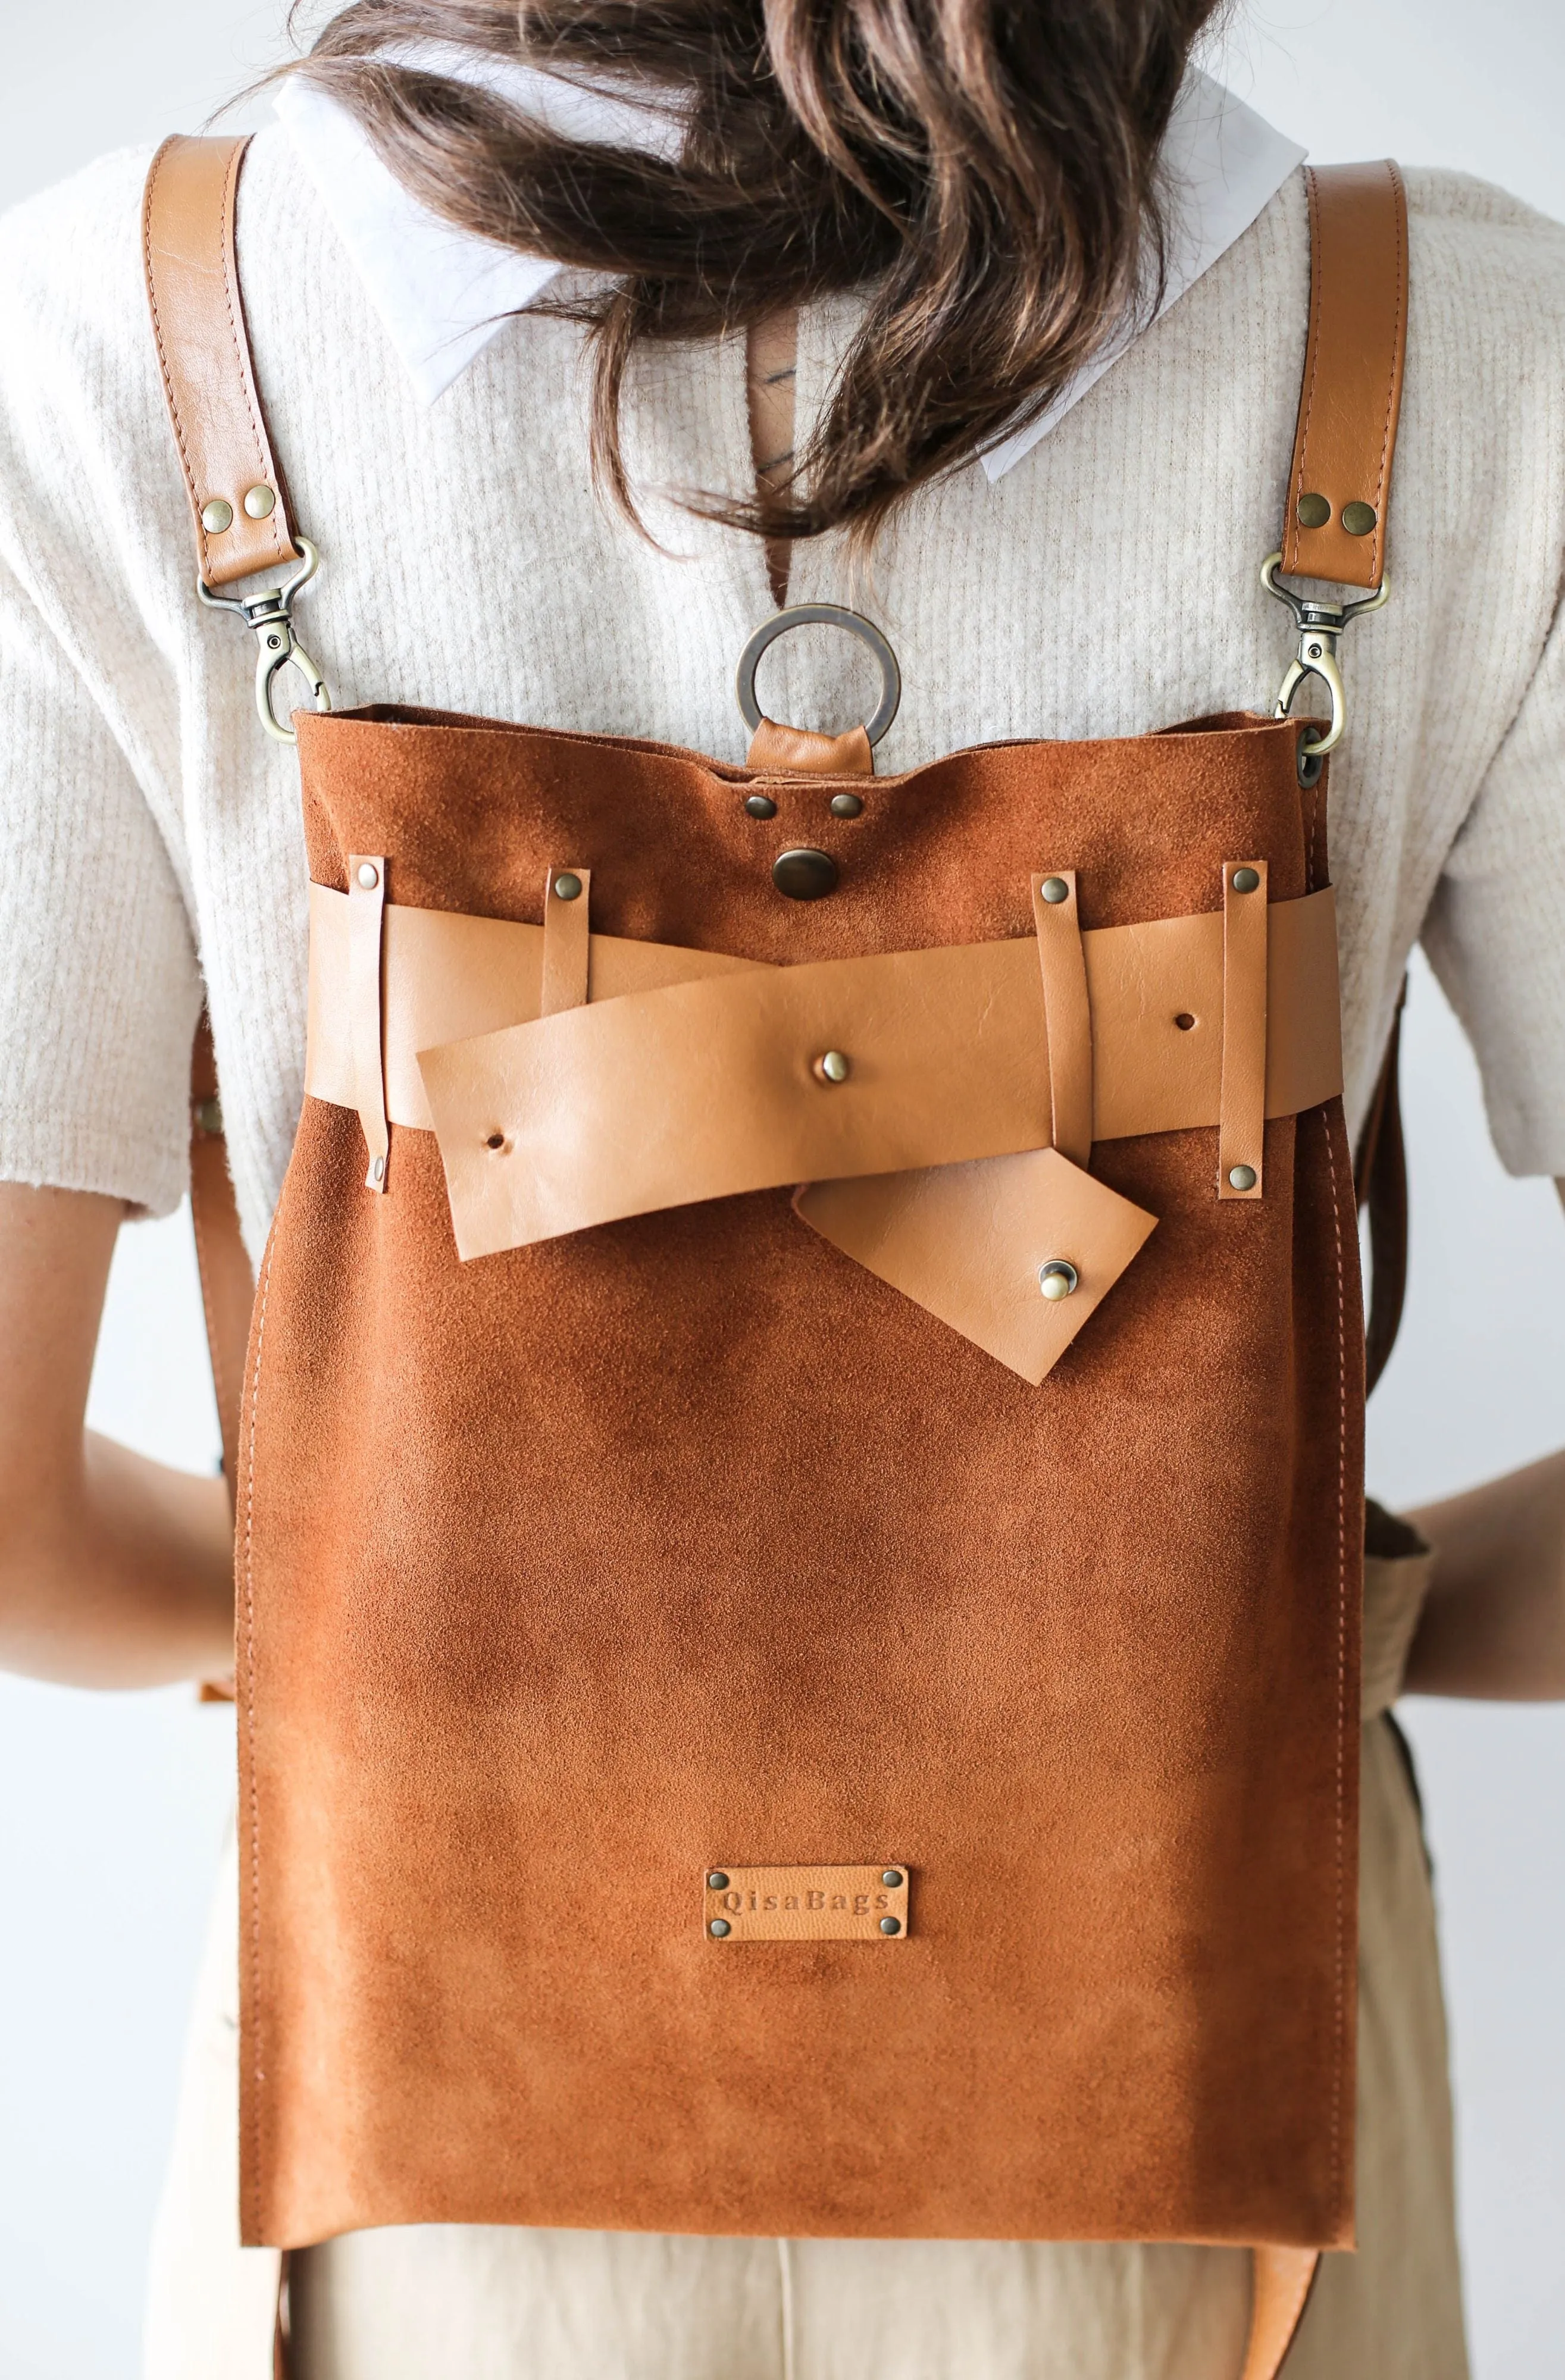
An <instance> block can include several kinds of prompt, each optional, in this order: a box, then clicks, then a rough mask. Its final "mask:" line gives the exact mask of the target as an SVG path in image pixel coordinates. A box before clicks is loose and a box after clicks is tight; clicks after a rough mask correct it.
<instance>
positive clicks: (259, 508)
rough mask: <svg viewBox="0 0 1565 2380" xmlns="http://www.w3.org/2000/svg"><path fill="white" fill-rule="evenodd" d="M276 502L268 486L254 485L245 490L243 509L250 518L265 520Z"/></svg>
mask: <svg viewBox="0 0 1565 2380" xmlns="http://www.w3.org/2000/svg"><path fill="white" fill-rule="evenodd" d="M276 503H277V499H276V497H275V496H274V495H273V492H272V490H271V489H270V488H268V487H264V486H256V487H253V488H247V489H246V490H245V510H246V512H247V513H249V516H250V518H251V520H265V519H266V518H267V516H268V515H269V514H270V513H272V512H273V510H274V509H275V506H276Z"/></svg>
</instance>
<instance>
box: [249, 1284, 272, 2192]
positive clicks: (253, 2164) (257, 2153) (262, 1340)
mask: <svg viewBox="0 0 1565 2380" xmlns="http://www.w3.org/2000/svg"><path fill="white" fill-rule="evenodd" d="M271 1287H272V1250H271V1248H270V1246H269V1247H268V1249H267V1251H266V1268H265V1270H264V1272H263V1273H262V1275H261V1305H260V1307H259V1309H258V1311H257V1315H256V1329H255V1378H254V1379H253V1381H252V1382H251V1384H250V1434H249V1446H248V1447H247V1449H246V1453H245V1605H244V1627H245V1730H246V1733H247V1735H248V1736H249V1771H250V1775H249V1795H248V1797H247V1798H248V1801H249V1838H250V1925H249V1961H250V2021H251V2025H252V2030H253V2038H254V2048H255V2057H254V2060H253V2068H252V2072H251V2077H250V2084H251V2088H250V2159H249V2176H248V2179H247V2184H246V2190H245V2199H246V2210H245V2211H246V2214H247V2216H249V2218H250V2219H249V2223H248V2225H247V2228H249V2230H251V2231H256V2230H259V2228H260V2223H259V2220H258V2219H257V2218H258V2216H259V2203H258V2200H257V2197H256V2192H257V2188H258V2182H259V2176H260V2171H261V2082H262V2080H263V2079H264V2074H265V2060H264V2058H262V2056H261V2040H260V2034H261V1808H260V1791H259V1788H258V1786H257V1783H256V1727H255V1441H256V1424H257V1420H258V1417H259V1415H260V1411H261V1358H262V1355H263V1354H264V1352H265V1346H266V1301H267V1295H268V1293H269V1292H270V1290H271Z"/></svg>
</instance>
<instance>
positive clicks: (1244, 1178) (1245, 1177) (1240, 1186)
mask: <svg viewBox="0 0 1565 2380" xmlns="http://www.w3.org/2000/svg"><path fill="white" fill-rule="evenodd" d="M1228 1186H1229V1188H1230V1189H1231V1190H1253V1189H1254V1188H1255V1186H1256V1169H1255V1167H1254V1166H1253V1165H1236V1166H1234V1168H1233V1169H1232V1171H1231V1173H1230V1174H1229V1177H1228Z"/></svg>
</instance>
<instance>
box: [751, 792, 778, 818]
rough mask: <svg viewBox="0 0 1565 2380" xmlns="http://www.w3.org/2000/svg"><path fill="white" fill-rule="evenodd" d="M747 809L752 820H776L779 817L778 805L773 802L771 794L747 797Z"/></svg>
mask: <svg viewBox="0 0 1565 2380" xmlns="http://www.w3.org/2000/svg"><path fill="white" fill-rule="evenodd" d="M745 807H746V810H747V811H748V812H749V815H750V816H751V818H775V817H776V816H777V805H776V803H775V802H774V801H773V800H772V798H771V795H770V794H750V795H747V796H746V801H745Z"/></svg>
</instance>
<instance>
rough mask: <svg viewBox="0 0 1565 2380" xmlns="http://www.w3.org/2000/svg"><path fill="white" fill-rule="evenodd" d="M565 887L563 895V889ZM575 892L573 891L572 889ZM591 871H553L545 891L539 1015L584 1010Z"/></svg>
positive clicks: (589, 937)
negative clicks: (541, 985)
mask: <svg viewBox="0 0 1565 2380" xmlns="http://www.w3.org/2000/svg"><path fill="white" fill-rule="evenodd" d="M562 883H563V884H564V887H565V891H564V892H561V890H560V887H561V885H562ZM573 886H574V887H575V888H576V889H575V890H574V891H573V890H572V887H573ZM591 886H592V870H591V868H551V869H550V871H549V880H548V882H547V884H546V885H545V886H544V889H543V989H542V994H541V998H542V1006H541V1008H540V1012H539V1013H540V1015H543V1016H554V1015H556V1014H558V1013H559V1011H560V1010H561V1009H562V1008H584V1007H585V1006H586V1004H587V979H588V953H589V947H590V941H591V936H590V929H589V925H588V919H589V917H590V914H591V913H590V910H589V909H588V902H589V900H590V898H591Z"/></svg>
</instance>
